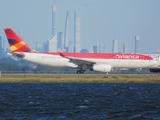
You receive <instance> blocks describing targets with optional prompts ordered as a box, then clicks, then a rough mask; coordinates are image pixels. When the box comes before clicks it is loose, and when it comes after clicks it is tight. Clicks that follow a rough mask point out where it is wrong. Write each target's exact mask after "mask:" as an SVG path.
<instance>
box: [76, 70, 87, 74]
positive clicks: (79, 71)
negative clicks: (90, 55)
mask: <svg viewBox="0 0 160 120" xmlns="http://www.w3.org/2000/svg"><path fill="white" fill-rule="evenodd" d="M85 72H86V70H78V71H77V74H84V73H85Z"/></svg>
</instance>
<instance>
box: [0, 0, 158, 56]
mask: <svg viewBox="0 0 160 120" xmlns="http://www.w3.org/2000/svg"><path fill="white" fill-rule="evenodd" d="M70 2H71V3H73V4H69V3H70ZM12 4H15V6H12ZM159 4H160V1H159V0H154V1H150V0H141V1H139V0H134V1H127V0H121V1H118V0H115V1H111V0H102V1H98V0H95V1H92V0H82V1H71V0H68V1H67V2H65V1H59V0H55V1H54V2H53V1H52V0H48V1H47V2H45V1H38V0H35V1H23V2H21V1H20V0H15V1H10V4H8V2H7V1H5V0H2V1H1V8H0V14H1V23H2V24H0V36H2V37H3V38H5V40H6V37H5V35H4V31H3V28H6V27H10V28H12V29H14V30H15V31H16V32H17V31H19V29H22V31H23V39H24V40H25V41H26V42H27V43H28V44H29V45H30V46H31V47H32V48H34V46H35V42H36V41H37V40H40V41H41V43H42V41H46V40H48V39H49V38H50V37H51V36H52V31H51V28H52V19H51V18H52V14H51V6H52V5H56V6H57V16H58V23H57V30H56V31H58V32H63V33H64V24H65V17H66V12H67V11H69V13H70V16H69V31H70V32H69V40H70V39H72V40H73V39H74V32H73V31H74V27H73V23H74V22H73V21H74V20H73V16H72V15H73V13H74V11H80V13H81V48H82V49H83V48H87V49H89V48H90V47H91V46H93V45H99V44H100V45H102V44H105V45H107V52H109V53H111V52H112V40H113V39H114V38H117V39H118V40H119V51H120V52H122V51H123V46H122V44H123V42H124V41H126V42H127V46H128V53H134V52H135V51H134V49H135V46H134V44H135V36H136V35H139V36H140V53H155V51H156V50H157V49H159V48H160V47H159V43H160V40H159V39H160V24H159V21H160V16H159V11H160V7H159ZM4 11H5V12H4ZM33 41H34V42H33ZM151 43H152V45H151Z"/></svg>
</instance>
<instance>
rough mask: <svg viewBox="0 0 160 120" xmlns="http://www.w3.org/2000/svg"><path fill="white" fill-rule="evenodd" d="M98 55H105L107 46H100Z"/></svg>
mask: <svg viewBox="0 0 160 120" xmlns="http://www.w3.org/2000/svg"><path fill="white" fill-rule="evenodd" d="M99 53H107V45H100V46H99Z"/></svg>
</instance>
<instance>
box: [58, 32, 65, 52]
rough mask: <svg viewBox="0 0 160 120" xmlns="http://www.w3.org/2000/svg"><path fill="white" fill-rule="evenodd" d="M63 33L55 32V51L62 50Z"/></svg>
mask: <svg viewBox="0 0 160 120" xmlns="http://www.w3.org/2000/svg"><path fill="white" fill-rule="evenodd" d="M63 45H64V43H63V33H62V32H59V33H58V34H57V51H63Z"/></svg>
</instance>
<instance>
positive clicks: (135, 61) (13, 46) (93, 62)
mask: <svg viewBox="0 0 160 120" xmlns="http://www.w3.org/2000/svg"><path fill="white" fill-rule="evenodd" d="M4 31H5V34H6V37H7V39H8V43H9V46H10V50H11V52H8V53H7V54H8V55H10V56H15V57H18V58H21V59H23V60H26V61H30V62H33V63H36V64H41V65H46V66H53V67H69V68H76V69H78V70H77V74H84V73H85V71H86V69H89V70H91V71H98V72H104V73H108V72H110V71H111V70H112V68H150V67H151V66H153V65H155V64H156V63H157V61H155V60H154V59H153V58H152V57H150V56H149V55H143V54H113V53H67V52H37V51H34V50H32V49H31V48H30V47H29V46H28V45H27V44H26V42H25V41H23V40H22V38H20V37H19V36H18V35H17V34H16V33H15V32H14V31H13V30H12V29H11V28H5V29H4Z"/></svg>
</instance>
